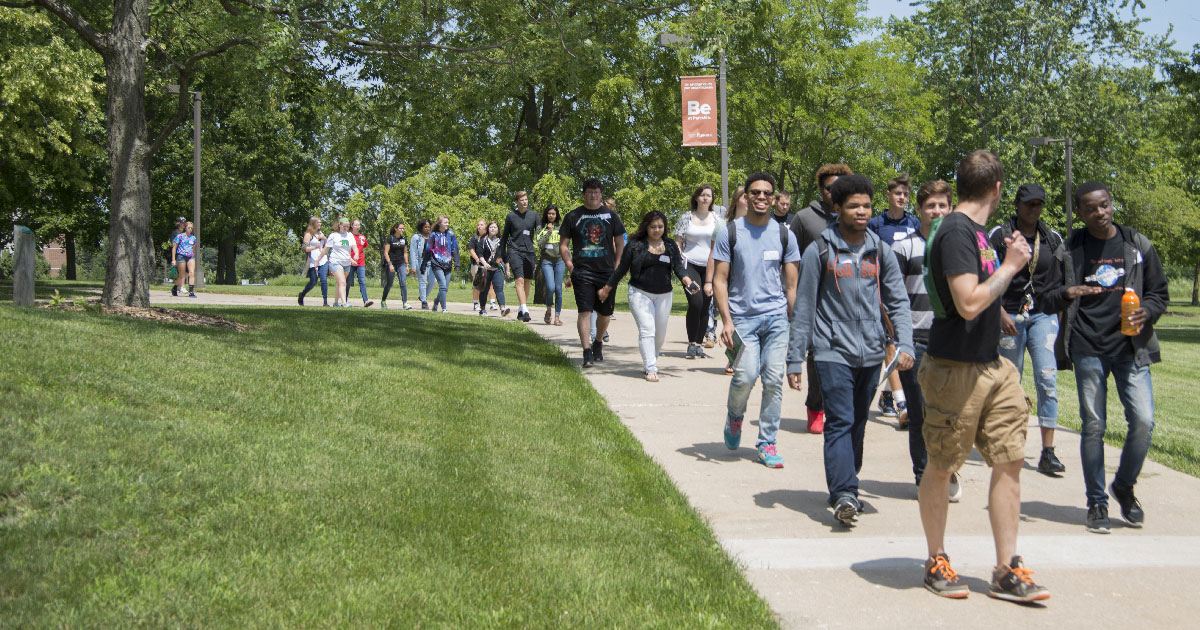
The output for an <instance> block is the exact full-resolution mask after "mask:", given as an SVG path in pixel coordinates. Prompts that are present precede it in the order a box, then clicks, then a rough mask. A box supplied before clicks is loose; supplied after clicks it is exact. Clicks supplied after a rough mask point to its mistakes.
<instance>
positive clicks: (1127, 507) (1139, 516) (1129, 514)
mask: <svg viewBox="0 0 1200 630" xmlns="http://www.w3.org/2000/svg"><path fill="white" fill-rule="evenodd" d="M1108 489H1109V490H1110V491H1112V495H1113V498H1114V499H1116V500H1117V503H1120V504H1121V518H1123V519H1125V523H1126V524H1128V525H1129V526H1130V527H1139V528H1140V527H1141V526H1142V522H1143V521H1145V520H1146V514H1145V513H1144V512H1142V504H1141V503H1139V502H1138V500H1137V497H1135V496H1133V488H1130V489H1128V490H1122V489H1121V487H1120V486H1118V485H1117V482H1115V481H1114V482H1112V485H1110V486H1109V487H1108Z"/></svg>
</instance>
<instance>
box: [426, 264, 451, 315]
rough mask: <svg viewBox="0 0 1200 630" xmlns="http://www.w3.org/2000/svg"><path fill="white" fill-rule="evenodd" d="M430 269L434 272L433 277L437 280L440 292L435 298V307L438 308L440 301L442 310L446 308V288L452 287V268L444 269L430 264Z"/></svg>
mask: <svg viewBox="0 0 1200 630" xmlns="http://www.w3.org/2000/svg"><path fill="white" fill-rule="evenodd" d="M429 269H430V270H431V271H432V272H433V278H434V279H435V280H437V284H438V293H437V297H436V298H434V299H433V307H434V308H437V305H438V302H441V304H442V310H443V311H444V310H446V289H448V288H450V270H449V269H442V268H441V267H437V266H434V265H430V266H429Z"/></svg>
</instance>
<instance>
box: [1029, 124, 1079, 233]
mask: <svg viewBox="0 0 1200 630" xmlns="http://www.w3.org/2000/svg"><path fill="white" fill-rule="evenodd" d="M1055 142H1061V143H1063V144H1064V145H1065V146H1066V149H1067V154H1066V155H1067V157H1066V162H1067V163H1066V167H1067V168H1066V171H1067V173H1066V175H1067V177H1066V186H1067V194H1066V198H1067V203H1066V213H1067V217H1066V218H1067V222H1066V227H1065V231H1064V232H1063V233H1064V234H1066V232H1068V231H1070V229H1071V221H1072V220H1073V219H1074V218H1075V207H1074V206H1075V200H1074V199H1073V198H1072V197H1071V138H1070V136H1068V137H1066V138H1030V139H1029V144H1030V145H1031V146H1033V155H1034V157H1036V156H1037V148H1038V147H1044V146H1048V145H1050V144H1052V143H1055Z"/></svg>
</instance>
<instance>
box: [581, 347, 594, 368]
mask: <svg viewBox="0 0 1200 630" xmlns="http://www.w3.org/2000/svg"><path fill="white" fill-rule="evenodd" d="M593 365H596V361H595V360H594V359H593V357H592V351H591V350H589V349H587V348H584V349H583V367H585V368H590V367H592V366H593Z"/></svg>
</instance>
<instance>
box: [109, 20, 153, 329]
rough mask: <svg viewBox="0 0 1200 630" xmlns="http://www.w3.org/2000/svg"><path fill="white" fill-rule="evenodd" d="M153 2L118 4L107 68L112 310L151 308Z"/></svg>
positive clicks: (110, 300)
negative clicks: (149, 73) (147, 43)
mask: <svg viewBox="0 0 1200 630" xmlns="http://www.w3.org/2000/svg"><path fill="white" fill-rule="evenodd" d="M148 15H149V11H148V0H117V1H116V2H115V3H114V9H113V24H112V31H111V38H110V45H111V49H110V50H109V53H108V54H107V55H106V56H105V59H104V67H105V76H106V87H107V91H108V98H107V104H106V120H107V122H108V155H109V160H110V161H111V194H110V195H109V205H110V208H111V214H110V216H109V228H108V243H109V248H108V261H107V264H106V266H105V268H106V274H105V280H104V295H103V301H104V304H105V305H107V306H112V305H125V306H148V305H149V304H150V275H151V271H152V269H153V266H154V255H153V244H152V243H151V237H150V151H149V149H150V143H149V141H148V132H147V129H146V107H145V88H146V86H145V74H146V57H145V55H144V54H143V51H142V48H141V44H142V42H143V41H144V40H145V37H146V36H145V33H148V32H149V28H150V25H149V18H148Z"/></svg>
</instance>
